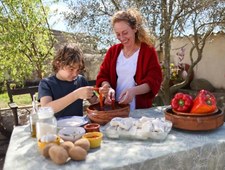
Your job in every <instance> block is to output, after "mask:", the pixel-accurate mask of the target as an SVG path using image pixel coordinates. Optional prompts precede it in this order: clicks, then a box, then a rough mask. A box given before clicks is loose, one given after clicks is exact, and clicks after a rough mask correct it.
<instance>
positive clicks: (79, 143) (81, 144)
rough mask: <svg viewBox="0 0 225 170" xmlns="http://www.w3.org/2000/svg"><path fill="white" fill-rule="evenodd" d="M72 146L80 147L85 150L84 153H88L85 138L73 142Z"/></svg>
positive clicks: (87, 142)
mask: <svg viewBox="0 0 225 170" xmlns="http://www.w3.org/2000/svg"><path fill="white" fill-rule="evenodd" d="M74 145H75V146H80V147H82V148H83V149H85V150H86V151H89V149H90V142H89V140H88V139H85V138H81V139H78V140H77V141H75V143H74Z"/></svg>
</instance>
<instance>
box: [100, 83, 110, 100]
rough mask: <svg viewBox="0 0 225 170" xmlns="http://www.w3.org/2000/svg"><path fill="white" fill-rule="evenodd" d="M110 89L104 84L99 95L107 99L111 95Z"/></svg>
mask: <svg viewBox="0 0 225 170" xmlns="http://www.w3.org/2000/svg"><path fill="white" fill-rule="evenodd" d="M109 89H110V86H109V85H107V84H104V85H103V86H102V87H100V88H99V93H102V94H103V96H104V97H107V96H108V93H109Z"/></svg>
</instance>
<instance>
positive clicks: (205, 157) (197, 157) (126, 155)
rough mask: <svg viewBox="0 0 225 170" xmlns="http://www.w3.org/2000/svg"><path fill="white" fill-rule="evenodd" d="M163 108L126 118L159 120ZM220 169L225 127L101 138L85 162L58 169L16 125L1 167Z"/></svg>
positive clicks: (224, 159) (45, 169) (224, 156)
mask: <svg viewBox="0 0 225 170" xmlns="http://www.w3.org/2000/svg"><path fill="white" fill-rule="evenodd" d="M164 109H165V107H156V108H151V109H142V110H141V109H140V110H135V111H134V112H132V113H130V116H132V117H137V118H140V117H141V116H149V117H163V116H164ZM224 167H225V125H223V126H221V127H220V128H218V129H216V130H213V131H207V132H191V131H183V130H176V129H172V130H171V132H170V133H169V135H168V137H167V139H166V140H165V141H162V142H155V141H150V140H147V141H138V140H124V139H123V140H112V139H107V138H106V137H104V139H103V142H102V145H101V148H99V149H94V150H91V151H90V152H89V153H88V156H87V158H86V160H85V161H80V162H79V161H69V162H68V163H66V164H65V165H60V166H59V165H56V164H55V163H53V162H52V161H51V160H49V159H46V158H44V157H43V156H42V155H40V153H39V152H38V150H37V142H36V139H33V138H31V137H30V133H29V128H28V127H27V126H18V127H15V128H14V130H13V134H12V137H11V140H10V144H9V147H8V151H7V154H6V158H5V164H4V170H40V169H41V170H49V169H54V170H56V169H57V170H60V169H63V170H74V169H79V170H89V169H90V170H98V169H116V170H120V169H121V170H126V169H127V170H138V169H140V170H145V169H146V170H149V169H153V170H164V169H165V170H169V169H173V170H176V169H179V170H180V169H185V170H186V169H187V170H190V169H192V170H193V169H196V170H197V169H207V170H208V169H209V170H221V169H224Z"/></svg>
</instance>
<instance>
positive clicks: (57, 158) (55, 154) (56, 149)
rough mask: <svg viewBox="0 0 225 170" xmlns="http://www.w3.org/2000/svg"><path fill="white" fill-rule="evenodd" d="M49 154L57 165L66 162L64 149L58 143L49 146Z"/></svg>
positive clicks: (66, 156) (67, 156) (66, 154)
mask: <svg viewBox="0 0 225 170" xmlns="http://www.w3.org/2000/svg"><path fill="white" fill-rule="evenodd" d="M49 156H50V158H51V160H52V161H53V162H55V163H56V164H58V165H61V164H64V163H66V161H67V159H68V158H69V155H68V153H67V151H66V149H64V148H63V147H62V146H58V145H55V146H52V147H50V149H49Z"/></svg>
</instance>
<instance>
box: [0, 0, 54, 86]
mask: <svg viewBox="0 0 225 170" xmlns="http://www.w3.org/2000/svg"><path fill="white" fill-rule="evenodd" d="M47 13H48V10H47V8H45V7H44V6H43V4H42V2H41V1H40V0H7V1H1V2H0V32H1V37H0V44H1V45H0V65H1V66H0V82H2V81H5V80H8V79H11V80H13V81H17V82H23V81H24V80H27V79H30V78H31V77H33V76H35V77H37V78H38V79H41V78H42V77H43V75H44V74H45V73H46V72H48V71H49V67H47V65H46V64H47V63H48V61H50V60H51V59H52V56H53V45H54V43H55V40H54V38H53V36H52V33H51V31H50V29H49V27H48V22H47V18H46V17H47Z"/></svg>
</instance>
